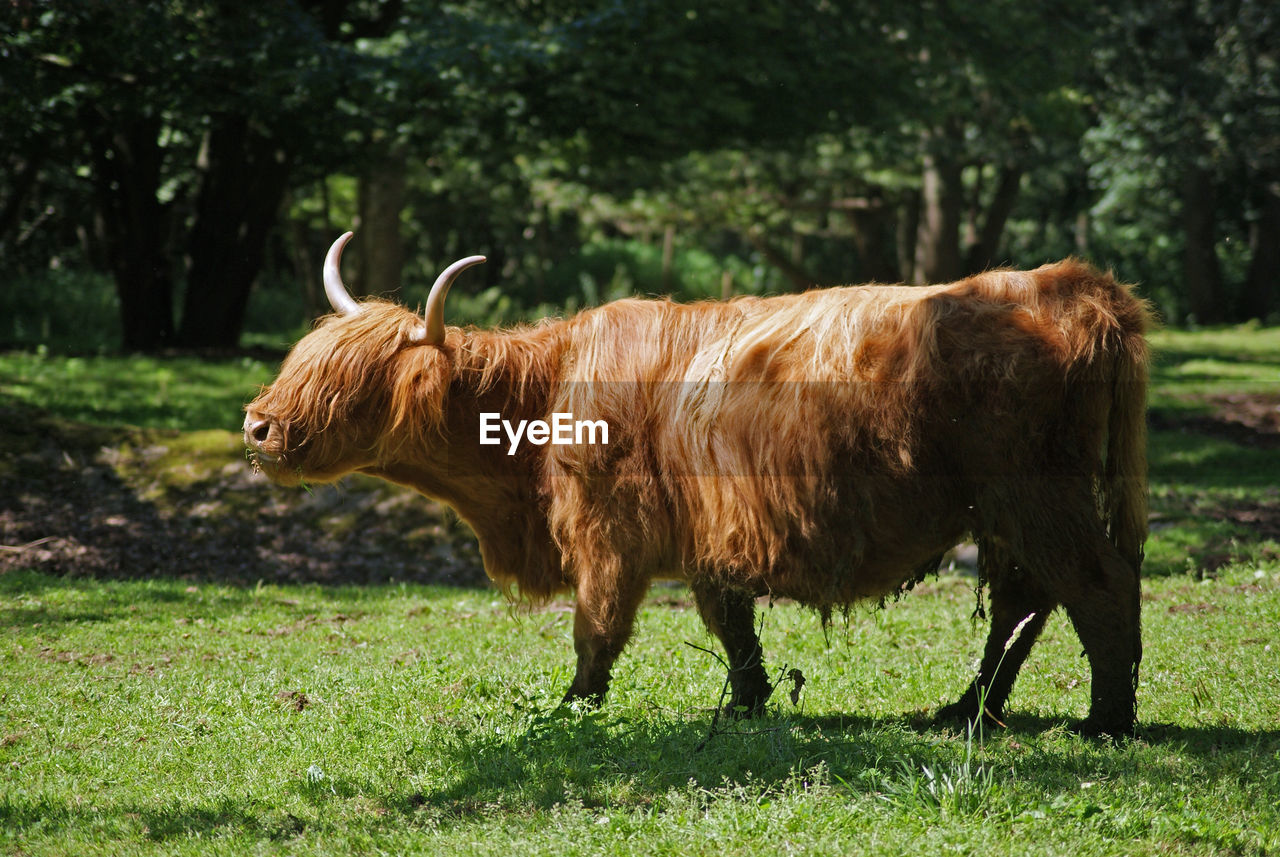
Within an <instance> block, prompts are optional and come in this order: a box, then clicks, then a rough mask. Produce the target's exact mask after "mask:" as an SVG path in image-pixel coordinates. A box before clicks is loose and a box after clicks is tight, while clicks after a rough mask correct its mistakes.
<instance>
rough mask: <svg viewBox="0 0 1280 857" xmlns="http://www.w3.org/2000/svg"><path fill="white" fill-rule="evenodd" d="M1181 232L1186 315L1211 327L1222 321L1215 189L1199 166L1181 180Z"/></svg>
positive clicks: (1209, 176) (1222, 308) (1210, 176)
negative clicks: (1215, 222)
mask: <svg viewBox="0 0 1280 857" xmlns="http://www.w3.org/2000/svg"><path fill="white" fill-rule="evenodd" d="M1181 190H1182V231H1183V238H1184V240H1185V241H1186V246H1185V248H1184V250H1183V256H1182V273H1183V280H1184V288H1185V289H1186V294H1187V311H1188V312H1189V313H1190V314H1191V315H1193V316H1195V320H1196V321H1198V322H1199V323H1200V324H1214V323H1216V322H1220V321H1222V320H1223V319H1224V318H1225V317H1226V307H1225V306H1223V296H1222V270H1221V268H1220V267H1219V265H1218V251H1217V233H1216V230H1215V228H1214V219H1213V218H1214V203H1215V201H1216V189H1215V188H1214V185H1213V176H1212V175H1210V173H1209V171H1208V170H1207V169H1205V168H1203V167H1200V166H1195V165H1193V166H1191V167H1189V168H1188V170H1187V173H1186V175H1184V176H1183V179H1182V188H1181Z"/></svg>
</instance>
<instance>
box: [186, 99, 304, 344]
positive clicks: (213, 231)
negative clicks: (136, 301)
mask: <svg viewBox="0 0 1280 857" xmlns="http://www.w3.org/2000/svg"><path fill="white" fill-rule="evenodd" d="M200 166H201V172H202V176H201V182H200V190H199V194H198V196H197V198H196V219H195V224H194V225H193V226H192V229H191V235H190V241H189V245H188V246H189V252H190V259H191V266H190V269H189V272H188V276H187V290H186V301H185V304H184V306H183V311H182V325H181V327H180V328H179V341H180V343H181V344H182V345H184V346H186V347H189V348H234V347H235V346H236V345H237V344H239V342H240V333H241V331H242V329H243V327H244V314H245V309H246V308H247V307H248V304H249V290H250V288H251V287H252V286H253V281H254V280H255V279H256V278H257V276H258V272H259V271H260V270H261V269H262V262H263V257H264V254H265V250H266V243H267V236H268V234H269V233H270V231H271V227H272V225H273V224H274V223H275V219H276V213H277V211H278V210H279V208H280V202H281V200H282V199H283V197H284V192H285V189H286V183H287V181H288V176H289V168H290V158H289V156H288V154H287V153H285V152H284V151H282V150H281V148H280V147H279V145H278V144H277V143H276V142H275V141H273V140H271V139H269V138H267V137H264V136H262V135H261V134H258V133H257V132H255V131H253V130H252V129H251V128H250V127H249V122H248V120H247V119H246V118H245V117H244V116H238V115H224V116H219V117H215V122H214V126H213V128H212V129H211V130H210V131H209V133H208V135H207V137H206V138H205V145H204V151H203V152H202V154H201V164H200Z"/></svg>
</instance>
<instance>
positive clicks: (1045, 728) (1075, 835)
mask: <svg viewBox="0 0 1280 857" xmlns="http://www.w3.org/2000/svg"><path fill="white" fill-rule="evenodd" d="M0 583H2V587H0V664H2V666H3V670H4V679H3V682H2V684H0V687H2V688H3V690H2V694H3V696H2V698H3V704H2V706H0V831H2V832H0V842H3V844H4V847H5V848H6V849H7V850H8V851H9V852H11V853H26V854H41V853H98V852H125V853H210V852H216V853H229V854H230V853H258V852H275V851H279V850H283V851H286V852H291V853H308V854H328V853H335V854H340V853H346V852H350V851H352V850H362V851H363V850H371V851H383V852H387V853H460V854H492V853H512V852H515V853H521V854H528V853H557V854H561V853H562V854H629V853H637V852H644V853H651V854H701V853H707V854H710V853H718V854H721V853H722V854H758V853H771V852H774V851H778V852H782V853H786V852H788V851H798V852H811V853H848V852H857V853H862V852H874V853H885V852H893V853H908V852H910V853H918V852H920V851H922V850H923V851H925V852H932V851H935V850H946V849H948V848H949V847H952V846H958V847H960V850H963V851H967V852H979V851H983V852H985V851H992V852H993V853H1028V854H1030V853H1040V854H1043V853H1063V854H1068V853H1070V854H1154V853H1167V852H1173V853H1223V852H1226V853H1245V854H1262V853H1268V852H1270V851H1274V850H1275V849H1276V848H1280V810H1278V809H1277V801H1278V800H1280V731H1277V724H1278V723H1280V684H1278V682H1277V675H1276V670H1277V666H1278V662H1280V657H1278V656H1277V653H1276V651H1275V650H1274V649H1273V648H1271V646H1272V644H1271V642H1270V640H1271V639H1272V636H1273V635H1272V633H1271V632H1272V630H1273V629H1274V628H1275V627H1276V626H1277V623H1278V622H1280V566H1277V565H1275V564H1272V565H1270V566H1267V567H1265V568H1263V569H1261V574H1259V569H1256V568H1253V567H1233V568H1231V569H1229V570H1228V571H1227V572H1225V573H1224V574H1223V575H1222V576H1220V577H1219V578H1218V579H1217V580H1215V581H1210V582H1205V583H1198V582H1195V581H1191V580H1189V579H1187V578H1174V579H1167V580H1162V581H1156V582H1153V583H1151V584H1149V586H1148V596H1147V602H1146V612H1145V620H1146V621H1145V630H1146V641H1147V643H1146V649H1147V656H1146V660H1145V662H1144V682H1143V687H1142V694H1141V715H1142V718H1143V721H1144V723H1145V724H1146V726H1145V730H1146V736H1147V737H1144V738H1143V739H1140V740H1137V741H1133V742H1130V743H1127V744H1125V745H1122V746H1118V747H1117V746H1112V745H1108V744H1097V743H1091V742H1088V741H1085V740H1082V739H1078V738H1076V737H1074V736H1072V735H1071V734H1070V733H1068V732H1067V731H1066V730H1065V728H1064V726H1065V724H1066V723H1067V722H1068V721H1069V720H1070V719H1071V718H1072V717H1076V716H1079V715H1081V714H1083V711H1084V708H1085V706H1086V704H1087V695H1088V691H1087V688H1088V674H1087V668H1086V666H1085V664H1084V662H1083V661H1082V660H1081V659H1080V658H1079V657H1078V654H1079V649H1078V643H1077V642H1076V640H1075V638H1074V634H1073V633H1072V632H1071V630H1070V627H1069V625H1068V624H1067V623H1066V621H1065V620H1063V619H1061V618H1060V617H1055V618H1054V619H1053V620H1052V621H1051V624H1050V627H1049V628H1048V630H1047V633H1046V636H1045V639H1044V641H1043V642H1042V643H1041V645H1040V646H1039V648H1038V649H1037V653H1036V655H1035V656H1034V661H1033V663H1032V664H1031V665H1030V668H1029V669H1028V670H1027V672H1026V674H1025V675H1024V677H1023V679H1022V681H1021V682H1020V684H1019V687H1018V689H1017V690H1016V691H1015V698H1014V702H1013V705H1012V707H1011V720H1010V727H1011V728H1010V729H1008V730H1003V731H1000V732H999V733H997V734H994V735H987V736H984V737H981V738H979V737H974V738H973V739H971V740H970V739H967V736H965V735H964V734H956V733H952V732H947V731H938V730H935V729H932V728H927V727H924V726H922V725H921V722H922V718H920V717H917V716H916V715H917V714H918V713H919V712H921V711H924V710H926V709H928V708H931V707H933V706H935V705H937V704H938V703H939V702H942V701H945V700H947V699H949V698H951V697H952V696H954V695H955V694H957V693H959V691H960V690H961V689H962V688H963V686H964V684H965V683H966V681H967V679H968V678H969V677H970V675H969V672H970V670H971V668H972V665H973V663H974V660H975V659H976V657H977V655H978V652H979V647H980V645H981V642H982V637H983V633H982V629H981V628H976V627H974V626H973V625H972V624H971V623H970V622H969V619H968V616H969V613H970V611H971V608H972V593H971V592H970V590H969V583H968V581H966V580H964V579H961V578H957V577H944V578H942V579H941V580H940V581H939V582H938V583H936V584H932V585H930V586H928V587H927V588H926V591H924V592H916V593H914V594H913V595H912V596H910V597H909V598H907V599H904V601H903V602H901V603H899V604H896V605H893V606H891V607H889V608H888V609H886V610H884V611H878V612H873V611H870V610H860V611H856V612H855V613H853V614H852V615H851V616H850V618H849V620H848V621H847V623H846V622H838V623H837V624H836V625H835V626H834V627H833V628H832V629H831V631H830V632H829V633H828V634H826V635H824V634H823V632H822V631H821V629H820V627H819V624H818V622H817V619H816V617H815V616H814V615H813V614H812V613H810V612H808V611H804V610H800V609H798V608H795V607H791V606H786V605H779V606H776V607H774V608H772V609H770V610H769V611H768V612H767V613H766V615H765V618H764V628H763V633H764V640H765V646H766V649H767V651H768V652H769V653H770V655H771V666H772V667H773V668H774V669H781V667H782V666H784V665H785V666H787V667H796V668H799V669H801V670H802V671H803V673H804V674H805V676H806V677H807V679H808V682H807V683H806V685H805V688H804V690H803V692H802V694H801V696H800V705H799V706H796V707H793V706H792V705H791V703H790V702H789V701H788V700H787V699H785V694H783V693H779V697H780V699H779V700H777V701H776V702H775V703H774V705H773V709H772V711H771V713H770V714H769V716H767V717H765V718H762V719H758V720H753V721H748V722H744V723H734V724H729V725H727V726H724V727H722V729H721V730H719V731H718V732H717V734H710V733H709V729H710V726H711V715H710V712H709V710H708V709H709V707H710V706H712V705H713V704H714V703H715V702H716V700H717V699H718V694H719V690H720V686H721V682H722V680H723V675H722V673H721V669H720V667H719V665H718V664H717V663H715V661H714V660H713V659H712V658H710V657H708V656H707V655H705V654H704V653H702V652H699V651H698V650H696V649H694V648H692V647H691V646H689V645H687V643H694V644H696V645H708V642H709V641H708V638H707V635H706V634H705V632H704V631H703V630H702V629H701V626H700V624H699V622H698V619H697V617H696V611H694V610H693V609H691V608H690V607H689V606H688V605H687V604H685V603H683V602H682V601H681V600H680V599H679V598H672V597H671V595H672V592H671V591H659V593H658V595H659V596H660V597H657V598H651V599H650V601H649V603H648V604H647V605H646V606H645V607H644V609H643V610H642V613H641V616H640V620H639V630H638V634H637V638H636V639H635V641H634V642H633V644H632V646H631V648H630V649H629V650H628V653H627V654H626V655H625V656H624V658H623V659H622V661H621V663H620V664H619V668H618V670H617V679H616V684H615V688H614V691H613V694H612V697H611V699H610V701H609V703H608V705H607V706H606V708H604V709H603V710H601V711H599V712H596V713H581V712H575V711H570V710H565V709H557V708H555V706H554V703H555V701H556V700H557V699H558V696H559V694H560V693H561V692H562V691H563V689H564V687H565V686H566V684H567V683H568V680H569V675H570V659H571V650H572V645H571V639H570V627H571V622H570V617H569V614H568V613H567V612H565V610H564V607H563V606H560V607H557V608H556V609H553V610H550V611H545V612H537V613H533V614H516V615H513V614H512V611H511V610H510V609H509V608H508V606H507V605H506V604H504V603H502V602H501V601H499V600H497V599H496V598H495V597H494V596H493V595H492V594H490V593H484V592H474V591H472V592H466V591H457V590H442V589H424V588H416V587H383V588H366V589H357V588H345V589H344V588H328V589H323V588H318V587H300V588H277V587H259V588H248V589H245V588H227V587H218V586H213V585H205V586H188V585H185V584H183V583H178V582H172V581H149V582H142V583H137V582H134V583H122V582H100V581H88V580H76V579H66V578H53V577H47V576H42V575H39V574H35V573H29V574H22V573H15V574H10V575H7V576H6V577H4V578H2V579H0ZM663 596H665V597H663ZM1226 651H1229V652H1231V653H1232V655H1231V657H1229V658H1224V657H1223V652H1226Z"/></svg>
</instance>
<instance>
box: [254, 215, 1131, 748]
mask: <svg viewBox="0 0 1280 857" xmlns="http://www.w3.org/2000/svg"><path fill="white" fill-rule="evenodd" d="M349 237H350V233H348V234H347V235H346V236H343V237H342V238H340V239H339V240H338V241H337V242H336V243H335V244H334V246H333V248H332V249H331V250H330V253H329V258H328V260H327V261H326V277H325V282H326V289H327V291H328V292H329V294H330V297H331V300H332V302H333V304H334V306H335V308H336V309H337V310H338V314H336V315H333V316H330V317H328V318H326V319H324V320H323V321H322V322H321V323H320V324H319V325H318V326H317V328H316V329H315V330H314V331H313V332H311V333H310V334H308V335H307V336H306V337H305V338H303V339H302V341H300V342H299V343H298V344H297V346H296V347H295V348H294V349H293V351H292V353H291V354H290V355H289V356H288V358H287V359H286V360H285V362H284V365H283V367H282V369H281V372H280V377H279V378H278V379H277V380H276V382H275V383H274V384H272V385H271V386H270V387H268V388H267V389H266V390H264V391H263V392H262V394H261V395H260V396H259V397H258V398H257V399H256V400H255V401H254V402H253V403H252V404H250V405H249V406H248V408H247V411H248V415H247V417H246V419H245V429H244V433H245V441H246V443H247V444H248V445H249V446H250V447H251V449H252V451H253V454H254V457H255V458H256V463H257V465H258V466H260V467H261V468H262V470H263V471H265V472H266V473H267V474H268V475H269V476H270V477H271V478H273V479H275V480H277V481H279V482H285V483H290V482H297V481H298V480H303V479H305V480H308V481H324V480H332V479H336V478H338V477H340V476H342V475H343V474H345V473H350V472H352V471H360V472H363V473H371V474H374V475H376V476H380V477H383V478H385V479H388V480H390V481H392V482H396V483H399V484H402V485H408V486H411V487H413V488H415V489H416V490H418V491H420V492H421V493H423V494H425V495H427V496H429V497H434V498H437V499H439V500H441V501H443V502H445V503H447V504H449V505H450V506H452V507H453V508H454V509H455V510H456V511H457V512H458V514H459V515H460V516H461V517H462V518H463V519H464V520H465V521H467V523H468V524H470V525H471V527H472V529H473V530H475V533H476V536H477V537H478V538H479V542H480V548H481V552H482V555H483V558H484V564H485V569H486V571H487V572H488V573H489V575H490V576H491V577H492V578H493V579H494V580H495V581H496V582H497V583H499V584H500V585H501V586H502V587H504V589H506V590H507V591H508V592H514V591H518V593H519V595H520V596H521V597H524V598H526V599H528V600H530V601H535V602H536V601H539V600H542V599H546V598H548V597H549V596H551V595H552V594H554V593H557V592H562V591H565V590H573V591H574V592H575V593H576V596H577V606H576V612H575V618H574V648H575V649H576V651H577V658H578V666H577V673H576V675H575V677H574V679H573V683H572V684H571V685H570V687H569V691H568V694H567V695H566V699H579V700H585V701H587V702H590V703H599V702H600V701H601V700H602V699H603V697H604V695H605V691H606V689H607V688H608V685H609V679H610V671H611V669H612V666H613V663H614V660H615V659H616V658H617V657H618V654H619V653H620V652H621V651H622V648H623V646H624V645H625V644H626V642H627V639H628V637H629V636H630V635H631V628H632V621H633V619H634V617H635V613H636V609H637V606H638V605H639V603H640V600H641V598H642V596H643V595H644V593H645V591H646V590H647V588H648V587H649V584H650V582H651V581H652V580H653V579H654V578H661V577H675V578H680V579H683V580H686V581H688V584H689V586H690V588H691V589H692V591H693V594H694V596H695V598H696V601H697V605H698V609H699V611H700V613H701V615H702V618H703V620H704V621H705V622H706V624H707V627H708V628H709V629H710V630H711V631H712V632H713V633H715V634H716V636H718V637H719V638H720V640H721V641H722V642H723V644H724V647H725V649H726V650H727V652H728V656H729V665H730V684H731V687H732V700H731V706H732V707H733V709H734V710H736V711H746V712H755V711H758V710H759V709H760V708H761V707H762V705H763V704H764V702H765V700H766V699H767V697H768V696H769V693H770V690H771V688H770V684H769V681H768V679H767V676H766V673H765V670H764V667H763V665H762V656H761V650H760V643H759V639H758V637H757V634H756V629H755V627H754V622H753V611H754V606H755V599H756V598H758V597H760V596H765V595H768V596H771V597H785V598H791V599H795V600H797V601H799V602H801V603H803V604H806V605H811V606H813V607H816V608H818V609H819V610H820V611H823V613H824V615H825V614H827V613H829V611H830V610H831V609H832V608H833V607H839V606H843V605H848V604H851V603H852V602H855V601H857V600H860V599H865V598H878V597H884V596H885V595H887V594H893V593H895V592H897V591H899V590H900V589H902V588H904V587H907V586H909V585H910V583H912V582H914V581H915V580H916V579H918V578H919V577H920V576H921V575H922V574H924V573H926V572H928V571H930V570H932V568H935V567H936V563H937V558H938V557H939V555H940V554H941V553H942V552H943V551H945V550H946V549H948V548H949V547H951V546H952V545H954V544H956V543H957V542H958V541H959V540H961V539H962V538H963V537H964V536H965V535H966V534H971V535H972V536H973V538H974V539H975V540H976V541H977V543H978V544H979V546H980V548H981V565H982V570H983V574H984V576H985V579H986V581H987V582H988V583H989V586H990V609H991V631H990V636H989V638H988V640H987V644H986V652H985V654H984V657H983V659H982V663H981V666H980V667H979V671H978V675H977V677H976V678H975V679H974V681H973V684H972V685H971V686H970V687H969V689H968V690H967V691H966V692H965V694H964V695H963V697H962V698H961V699H960V700H959V701H958V702H957V703H955V704H954V705H951V706H948V707H947V708H945V709H943V712H942V714H943V715H944V716H952V717H958V716H975V715H977V714H978V713H979V711H978V708H979V704H980V703H979V700H980V699H985V707H986V713H987V714H988V715H989V716H992V717H995V718H998V717H1000V715H1001V712H1002V710H1003V707H1004V704H1005V701H1006V699H1007V697H1008V695H1009V691H1010V689H1011V687H1012V685H1013V681H1014V677H1015V676H1016V674H1017V671H1018V668H1019V667H1020V666H1021V664H1022V662H1023V660H1024V659H1025V658H1026V656H1027V653H1028V651H1029V649H1030V648H1031V646H1032V644H1033V643H1034V641H1035V638H1036V636H1037V635H1038V633H1039V632H1040V629H1041V627H1042V626H1043V624H1044V621H1045V618H1046V616H1047V615H1048V614H1049V613H1050V611H1052V610H1053V609H1054V608H1055V607H1056V606H1058V605H1062V606H1064V607H1065V609H1066V612H1067V615H1068V616H1069V617H1070V618H1071V621H1072V622H1073V623H1074V625H1075V628H1076V632H1077V634H1078V635H1079V637H1080V640H1081V642H1082V643H1083V645H1084V651H1085V653H1086V654H1087V655H1088V658H1089V663H1090V667H1091V668H1092V673H1093V679H1092V684H1091V701H1090V709H1089V716H1088V718H1087V719H1086V720H1085V721H1084V722H1083V723H1082V724H1081V727H1080V728H1081V730H1082V731H1084V732H1088V733H1108V734H1112V735H1121V734H1125V733H1128V732H1130V731H1131V730H1132V728H1133V724H1134V705H1135V686H1136V683H1137V670H1138V662H1139V660H1140V658H1141V642H1140V633H1139V616H1138V613H1139V604H1138V601H1139V581H1138V570H1139V566H1140V564H1141V561H1142V545H1143V542H1144V539H1145V537H1146V485H1145V468H1146V462H1145V431H1144V425H1145V422H1144V421H1145V416H1144V409H1145V397H1146V374H1147V372H1146V359H1147V356H1146V355H1147V351H1146V342H1145V339H1144V331H1145V329H1146V327H1147V324H1148V311H1147V308H1146V306H1145V304H1144V303H1143V302H1142V301H1141V300H1139V299H1137V298H1136V297H1134V295H1133V294H1132V293H1131V292H1130V290H1129V289H1128V288H1127V287H1125V286H1123V285H1119V284H1117V283H1116V282H1115V281H1114V280H1113V279H1112V278H1111V277H1110V276H1108V275H1105V274H1100V273H1098V272H1097V271H1095V270H1094V269H1092V268H1090V267H1089V266H1088V265H1085V264H1083V263H1081V262H1078V261H1072V260H1068V261H1064V262H1060V263H1058V264H1055V265H1047V266H1045V267H1042V268H1039V269H1037V270H1034V271H1030V272H1018V271H993V272H989V273H985V274H980V275H978V276H974V277H970V278H968V279H966V280H962V281H960V282H957V283H953V284H951V285H945V286H930V287H900V286H891V287H881V286H864V287H853V288H834V289H823V290H815V291H811V292H807V293H805V294H797V295H784V296H780V297H773V298H754V297H742V298H737V299H735V300H731V301H727V302H703V303H696V304H691V305H682V304H677V303H673V302H671V301H669V300H620V301H616V302H613V303H610V304H607V305H605V306H601V307H597V308H595V309H590V310H586V311H583V312H581V313H578V314H577V315H575V316H574V317H572V318H569V319H567V320H559V321H545V322H542V323H540V324H537V325H533V326H528V327H519V328H516V329H513V330H506V331H497V332H491V331H484V330H470V329H467V330H464V329H459V328H453V327H449V328H446V327H445V325H444V321H443V308H442V304H443V300H444V293H445V291H446V290H447V289H448V287H449V284H450V283H451V281H452V280H453V278H454V277H455V276H456V274H457V272H458V271H459V270H461V269H462V268H464V267H466V266H468V265H471V264H475V263H476V262H479V261H483V260H482V259H480V258H479V257H472V258H470V259H464V260H462V261H461V262H458V263H455V265H454V266H453V267H451V268H450V269H449V270H447V271H446V272H445V273H444V274H442V275H441V277H440V280H438V281H437V283H436V286H435V287H434V288H433V289H432V293H431V296H430V298H429V299H428V303H427V308H426V311H425V319H424V318H423V317H421V316H418V315H415V314H414V313H412V312H410V311H409V310H407V309H404V308H403V307H400V306H397V305H394V304H391V303H387V302H384V301H377V300H372V301H367V302H363V303H357V302H356V301H354V300H352V299H351V298H350V297H349V296H348V295H347V293H346V291H345V289H344V288H343V286H342V284H341V280H340V278H339V276H338V260H339V258H340V257H341V252H342V248H343V246H344V244H345V243H346V241H347V239H348V238H349ZM554 414H562V415H567V414H572V415H573V418H574V419H575V420H580V421H581V420H585V421H592V425H595V426H598V423H595V422H594V421H600V420H603V421H604V423H605V424H607V432H608V436H607V440H608V442H607V443H600V442H599V441H600V439H601V438H596V439H595V440H596V442H595V443H589V442H587V440H589V438H588V439H584V438H581V437H579V438H577V440H578V441H580V442H578V443H559V442H553V443H547V442H546V441H547V440H548V434H550V433H553V432H555V433H558V435H559V437H558V439H559V440H564V439H567V438H569V437H570V433H569V431H568V429H567V428H566V426H561V425H557V424H556V420H555V418H553V415H554ZM499 416H500V419H501V420H504V421H506V423H505V427H504V428H503V430H502V432H501V433H498V438H499V439H500V441H501V442H496V441H495V440H494V434H495V433H497V431H498V430H497V426H498V425H499V423H498V422H497V419H498V417H499ZM522 420H523V421H529V422H527V423H525V424H523V425H522V424H521V422H520V421H522ZM534 420H541V421H544V422H546V423H548V425H546V426H542V427H541V428H536V429H535V428H534V427H537V426H538V423H534V422H532V421H534ZM485 423H487V428H486V427H485V426H484V425H483V424H485ZM513 427H515V430H514V431H513ZM526 428H527V430H528V434H523V432H524V430H525V429H526ZM561 429H565V430H564V431H561ZM535 430H536V431H537V433H538V435H537V438H534V432H535ZM517 434H518V436H519V439H520V440H521V441H523V442H522V443H516V442H513V441H514V440H515V438H516V437H517ZM482 437H485V438H486V439H487V440H488V442H487V443H482V442H481V441H482ZM530 439H533V440H534V442H532V443H530V442H528V441H529V440H530ZM551 439H552V440H556V439H557V438H551ZM1024 620H1025V621H1024ZM1020 625H1021V627H1020V628H1019V626H1020ZM1006 648H1007V651H1006Z"/></svg>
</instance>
